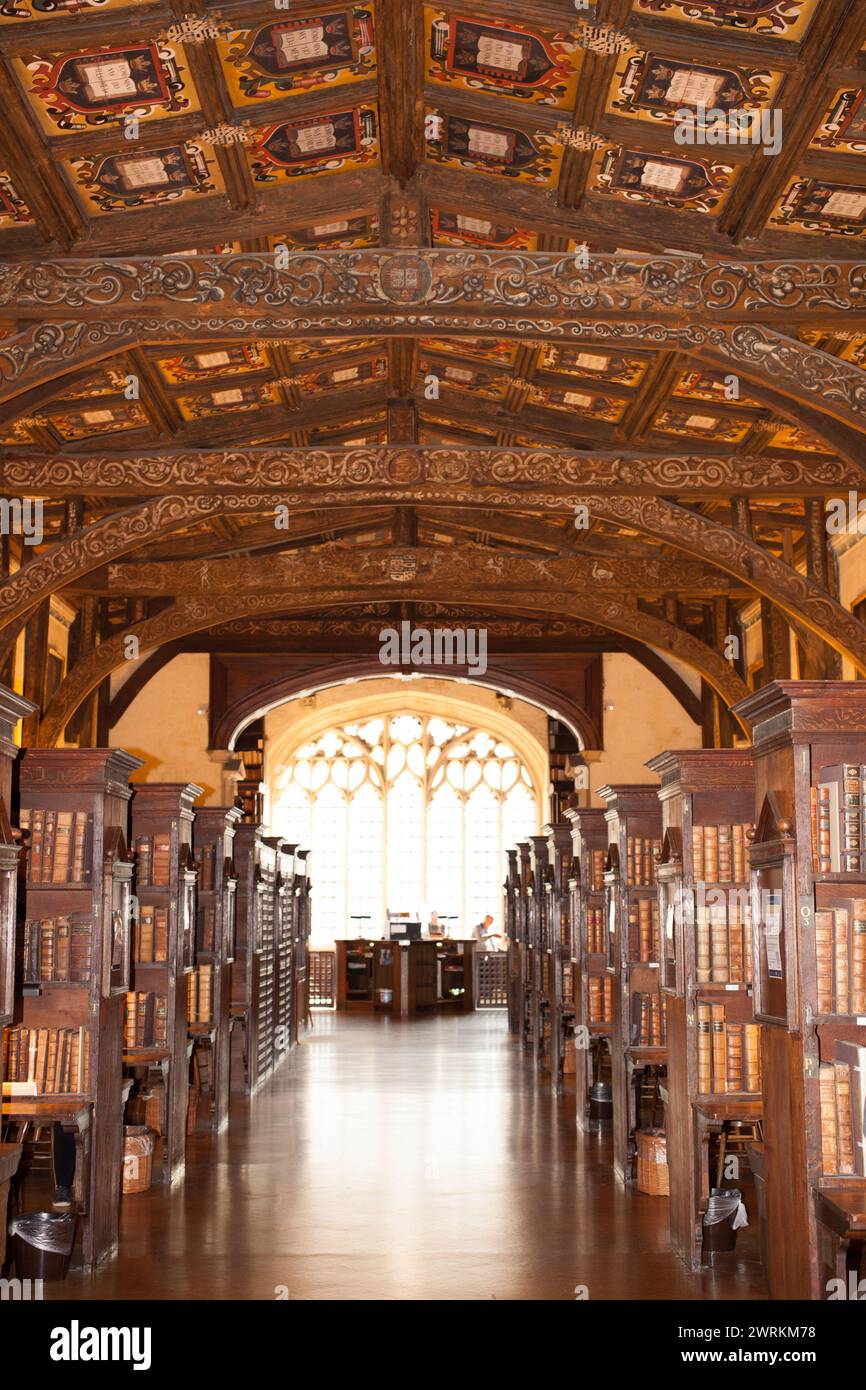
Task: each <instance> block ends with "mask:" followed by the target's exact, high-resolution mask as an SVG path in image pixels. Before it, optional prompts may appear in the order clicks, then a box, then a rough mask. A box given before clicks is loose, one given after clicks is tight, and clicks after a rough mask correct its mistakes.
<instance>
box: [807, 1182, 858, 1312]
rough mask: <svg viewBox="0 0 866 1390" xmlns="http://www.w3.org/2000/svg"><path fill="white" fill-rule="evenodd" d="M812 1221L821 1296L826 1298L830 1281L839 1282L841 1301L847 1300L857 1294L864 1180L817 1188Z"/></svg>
mask: <svg viewBox="0 0 866 1390" xmlns="http://www.w3.org/2000/svg"><path fill="white" fill-rule="evenodd" d="M815 1221H816V1223H817V1226H818V1261H819V1267H820V1271H821V1288H822V1291H823V1295H824V1297H825V1298H826V1297H828V1285H829V1284H830V1281H831V1280H834V1279H841V1281H842V1289H843V1290H844V1292H843V1294H842V1297H843V1298H850V1297H851V1295H852V1292H853V1293H856V1292H857V1285H858V1276H859V1269H860V1263H861V1261H862V1258H863V1246H864V1244H866V1178H852V1179H851V1181H850V1182H848V1183H837V1184H836V1186H835V1187H822V1188H819V1189H818V1191H817V1192H816V1193H815ZM852 1246H853V1247H854V1249H853V1250H852V1248H851V1247H852ZM837 1292H838V1290H837Z"/></svg>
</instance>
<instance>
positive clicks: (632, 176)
mask: <svg viewBox="0 0 866 1390" xmlns="http://www.w3.org/2000/svg"><path fill="white" fill-rule="evenodd" d="M733 177H734V168H733V166H732V165H730V164H724V163H721V162H717V161H716V160H714V159H699V158H695V157H691V158H688V159H687V158H684V157H683V156H682V155H681V154H676V153H674V150H673V149H672V150H671V152H670V153H666V152H665V153H661V152H656V151H650V150H641V149H639V148H636V147H634V148H633V147H628V146H622V145H612V146H610V147H609V148H607V149H603V150H600V151H598V153H597V154H596V157H595V160H594V163H593V169H592V172H591V174H590V186H591V187H592V188H593V189H594V190H596V191H597V192H599V193H606V194H610V195H611V196H612V197H614V198H620V199H627V200H628V201H630V202H638V203H657V204H659V205H661V206H663V207H666V208H675V209H676V208H687V209H689V210H690V211H692V212H702V213H718V212H720V211H721V209H722V207H723V206H724V203H725V200H726V199H727V196H728V194H729V193H730V191H731V187H732V184H733Z"/></svg>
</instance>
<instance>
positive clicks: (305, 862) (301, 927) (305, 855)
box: [292, 849, 312, 1036]
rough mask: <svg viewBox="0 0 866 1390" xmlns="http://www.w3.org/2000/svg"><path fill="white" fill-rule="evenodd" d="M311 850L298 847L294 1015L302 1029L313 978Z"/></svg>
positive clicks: (295, 882)
mask: <svg viewBox="0 0 866 1390" xmlns="http://www.w3.org/2000/svg"><path fill="white" fill-rule="evenodd" d="M309 854H310V851H309V850H308V849H296V850H295V869H294V884H295V889H294V891H295V917H294V921H295V937H294V946H293V956H292V975H293V978H294V982H295V1001H294V1002H295V1019H296V1026H297V1030H298V1036H300V1030H301V1027H302V1026H303V1027H304V1028H306V1027H308V1026H309V1022H310V981H309V978H308V976H307V942H308V941H309V939H310V932H311V931H312V903H311V893H312V882H311V880H310V860H309Z"/></svg>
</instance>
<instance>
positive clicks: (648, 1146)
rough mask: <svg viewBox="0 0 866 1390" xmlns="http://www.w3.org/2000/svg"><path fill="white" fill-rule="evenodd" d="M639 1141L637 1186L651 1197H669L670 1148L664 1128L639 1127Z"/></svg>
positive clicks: (637, 1135) (637, 1139)
mask: <svg viewBox="0 0 866 1390" xmlns="http://www.w3.org/2000/svg"><path fill="white" fill-rule="evenodd" d="M635 1140H636V1141H637V1186H638V1191H639V1192H646V1193H648V1194H649V1196H650V1197H667V1196H668V1195H669V1194H670V1190H671V1189H670V1184H669V1182H668V1150H667V1140H666V1139H665V1132H664V1130H663V1129H639V1130H638V1131H637V1133H636V1135H635Z"/></svg>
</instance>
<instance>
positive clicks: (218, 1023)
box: [188, 806, 242, 1130]
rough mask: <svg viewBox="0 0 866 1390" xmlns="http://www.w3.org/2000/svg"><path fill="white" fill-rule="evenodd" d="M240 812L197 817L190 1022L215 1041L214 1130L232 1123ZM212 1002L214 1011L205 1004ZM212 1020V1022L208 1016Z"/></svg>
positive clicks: (213, 810) (211, 809)
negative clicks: (193, 986)
mask: <svg viewBox="0 0 866 1390" xmlns="http://www.w3.org/2000/svg"><path fill="white" fill-rule="evenodd" d="M241 814H242V813H241V810H240V807H238V806H204V807H202V808H201V810H199V811H197V812H196V818H195V827H194V829H195V857H196V860H197V862H198V864H199V884H198V921H197V926H196V942H195V962H196V975H197V985H198V988H197V990H196V993H195V999H196V1001H197V1007H196V1008H195V1009H194V1010H193V1011H191V1012H194V1013H195V1014H196V1015H197V1017H195V1018H193V1017H191V1016H190V1017H189V1019H188V1022H189V1028H190V1032H191V1034H192V1035H193V1036H195V1035H196V1034H197V1033H199V1032H201V1031H205V1030H206V1031H207V1032H208V1033H209V1035H210V1037H211V1038H212V1042H211V1048H212V1064H213V1079H212V1088H213V1115H212V1119H213V1126H214V1128H215V1129H217V1130H219V1129H222V1128H223V1126H224V1125H225V1124H226V1123H227V1121H228V1113H229V1093H230V1089H231V1087H230V1045H231V1027H230V1013H231V970H232V962H233V960H234V951H235V912H236V906H237V904H236V898H237V874H236V870H235V866H234V838H235V834H236V831H237V827H238V825H239V824H240V820H241ZM208 998H209V1001H210V1008H209V1009H206V1007H205V1000H206V999H208ZM205 1014H206V1015H207V1016H206V1017H205V1016H204V1015H205Z"/></svg>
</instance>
